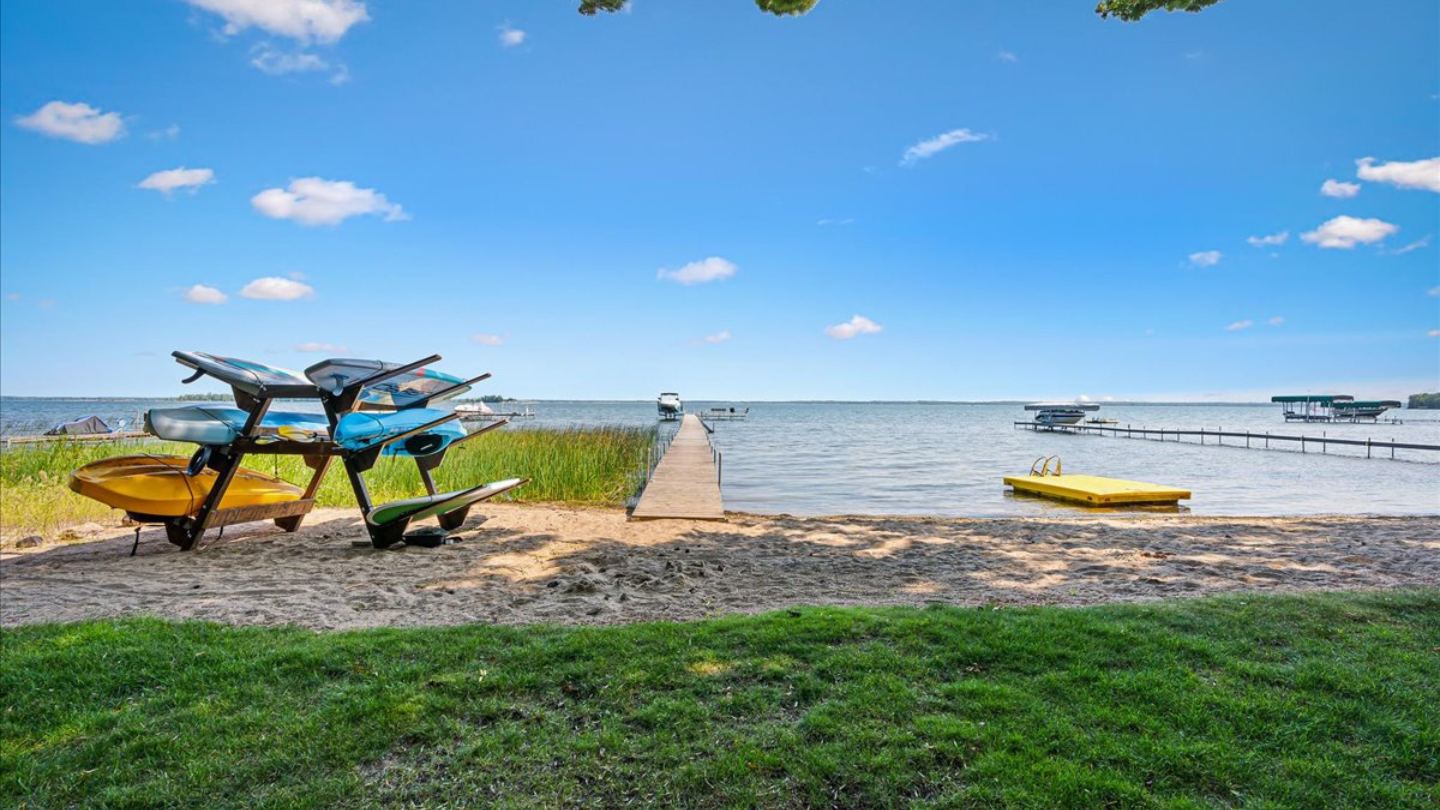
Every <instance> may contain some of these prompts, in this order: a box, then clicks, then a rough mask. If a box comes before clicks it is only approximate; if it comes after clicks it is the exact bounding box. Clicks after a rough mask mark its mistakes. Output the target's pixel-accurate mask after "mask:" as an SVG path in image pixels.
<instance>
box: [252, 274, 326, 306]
mask: <svg viewBox="0 0 1440 810" xmlns="http://www.w3.org/2000/svg"><path fill="white" fill-rule="evenodd" d="M314 294H315V288H314V287H311V286H310V285H309V284H302V283H300V282H298V281H294V280H292V279H288V278H277V277H275V276H267V277H265V278H257V279H255V280H254V281H252V282H250V283H249V284H246V285H245V287H244V288H243V289H241V290H240V295H242V296H244V297H245V298H251V299H254V300H256V301H294V300H296V299H298V298H309V297H310V296H312V295H314Z"/></svg>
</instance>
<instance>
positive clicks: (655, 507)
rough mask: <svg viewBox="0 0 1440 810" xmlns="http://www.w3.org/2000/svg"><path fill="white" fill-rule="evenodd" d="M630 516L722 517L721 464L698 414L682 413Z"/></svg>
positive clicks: (692, 518)
mask: <svg viewBox="0 0 1440 810" xmlns="http://www.w3.org/2000/svg"><path fill="white" fill-rule="evenodd" d="M630 517H631V519H632V520H656V519H664V518H682V519H687V520H724V519H725V505H724V503H723V502H722V501H721V499H720V468H719V463H718V459H717V456H716V453H715V448H714V447H712V446H711V445H710V434H709V431H707V430H706V429H705V425H704V424H703V423H702V422H701V421H700V417H698V416H696V415H695V414H693V413H687V414H685V418H684V420H683V421H682V422H681V423H680V430H679V431H678V432H677V433H676V434H675V438H674V439H673V440H672V441H671V442H670V447H669V448H668V449H666V451H665V455H664V456H663V457H662V458H661V459H660V463H659V464H657V465H655V473H654V475H652V476H650V483H648V484H646V485H645V491H644V492H643V493H641V495H640V502H639V503H637V504H635V509H634V511H632V512H631V513H630Z"/></svg>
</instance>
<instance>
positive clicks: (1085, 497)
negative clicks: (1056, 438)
mask: <svg viewBox="0 0 1440 810" xmlns="http://www.w3.org/2000/svg"><path fill="white" fill-rule="evenodd" d="M1051 461H1054V462H1055V471H1054V472H1050V462H1051ZM1042 462H1043V464H1042ZM1037 468H1038V471H1037ZM1005 483H1006V484H1008V485H1010V486H1011V487H1013V488H1014V489H1015V491H1016V492H1025V493H1029V494H1031V495H1039V496H1042V497H1045V498H1055V499H1057V500H1061V501H1071V502H1074V503H1082V504H1085V505H1086V506H1132V505H1140V504H1145V505H1156V504H1177V503H1179V502H1180V501H1181V500H1182V499H1189V497H1190V490H1188V489H1176V488H1175V487H1167V486H1163V485H1161V484H1147V483H1145V482H1143V481H1126V480H1124V479H1122V478H1105V477H1103V476H1099V475H1064V474H1062V473H1061V471H1060V459H1059V457H1058V456H1052V457H1051V458H1044V459H1040V460H1038V461H1036V462H1035V464H1033V465H1031V467H1030V474H1029V475H1017V476H1007V477H1006V478H1005Z"/></svg>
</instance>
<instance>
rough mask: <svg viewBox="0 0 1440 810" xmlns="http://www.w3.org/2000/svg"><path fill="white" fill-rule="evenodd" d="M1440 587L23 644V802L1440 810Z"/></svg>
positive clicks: (48, 632)
mask: <svg viewBox="0 0 1440 810" xmlns="http://www.w3.org/2000/svg"><path fill="white" fill-rule="evenodd" d="M1437 782H1440V590H1421V591H1408V592H1396V593H1362V594H1348V595H1341V594H1320V595H1309V596H1278V597H1254V596H1250V597H1244V596H1242V597H1224V598H1215V599H1204V600H1185V601H1176V602H1171V603H1165V604H1152V605H1111V606H1104V607H1096V608H1086V609H1057V608H1036V609H1009V608H1006V609H984V608H982V609H955V608H932V609H924V610H914V609H883V610H864V609H845V610H840V609H805V610H795V611H782V612H779V613H772V614H768V615H764V616H758V617H734V618H727V619H720V620H715V621H706V622H700V623H695V624H644V625H632V626H625V627H611V628H561V627H533V628H504V627H462V628H450V629H420V630H375V631H363V632H345V633H316V632H310V631H305V630H298V629H274V628H229V627H219V626H213V625H207V624H198V623H188V624H167V623H164V622H159V621H123V622H90V623H84V624H77V625H61V626H45V627H34V628H23V629H18V630H7V631H5V633H4V647H3V655H0V805H3V806H6V807H92V808H120V807H135V808H139V807H147V808H148V807H177V808H178V807H186V808H193V807H273V808H295V807H299V808H305V807H420V806H425V807H460V806H484V807H488V806H497V807H700V808H708V807H855V808H861V807H864V808H888V807H906V808H909V807H1034V808H1052V807H1053V808H1067V807H1073V808H1087V809H1088V808H1102V807H1117V808H1118V807H1173V808H1211V807H1214V808H1220V807H1246V808H1282V807H1284V808H1329V807H1345V808H1352V807H1353V808H1360V807H1373V808H1382V807H1383V808H1406V807H1414V808H1434V807H1436V806H1437V804H1440V788H1437V787H1436V785H1437Z"/></svg>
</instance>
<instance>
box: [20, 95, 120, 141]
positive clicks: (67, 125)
mask: <svg viewBox="0 0 1440 810" xmlns="http://www.w3.org/2000/svg"><path fill="white" fill-rule="evenodd" d="M15 123H17V124H19V125H20V126H22V127H25V128H26V129H33V130H35V131H36V132H41V133H44V134H46V135H49V136H50V137H52V138H64V139H65V140H67V141H75V142H76V143H88V144H92V145H93V144H97V143H109V142H110V141H113V140H115V139H116V138H119V137H122V136H123V135H124V134H125V122H124V121H121V120H120V113H114V112H108V113H102V112H100V111H99V110H97V109H95V108H94V107H91V106H90V105H89V104H86V103H84V102H80V103H77V104H69V103H67V102H64V101H51V102H49V103H48V104H46V105H45V106H43V107H41V108H40V109H38V110H36V111H35V112H33V113H30V114H29V115H23V116H19V117H17V118H16V119H15Z"/></svg>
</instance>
